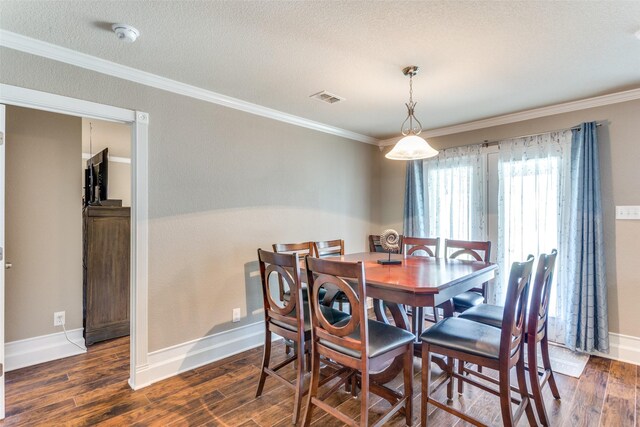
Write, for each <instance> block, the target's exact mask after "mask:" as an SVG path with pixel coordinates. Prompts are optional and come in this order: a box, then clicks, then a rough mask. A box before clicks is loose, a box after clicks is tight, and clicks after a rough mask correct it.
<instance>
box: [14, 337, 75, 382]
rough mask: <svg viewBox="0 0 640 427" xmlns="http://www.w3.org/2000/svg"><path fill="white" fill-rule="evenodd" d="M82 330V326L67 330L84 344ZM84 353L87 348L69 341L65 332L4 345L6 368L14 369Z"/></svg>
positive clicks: (72, 338) (73, 339)
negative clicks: (80, 347)
mask: <svg viewBox="0 0 640 427" xmlns="http://www.w3.org/2000/svg"><path fill="white" fill-rule="evenodd" d="M82 331H83V329H82V328H79V329H72V330H70V331H67V333H68V334H69V339H71V341H73V342H74V343H76V344H78V345H82V346H84V338H83V337H82ZM82 353H86V350H85V351H82V350H80V349H79V348H78V347H76V346H75V345H73V344H71V343H70V342H69V341H67V339H66V338H65V336H64V332H57V333H55V334H49V335H41V336H39V337H33V338H27V339H24V340H19V341H12V342H8V343H6V344H5V345H4V361H5V370H6V371H7V372H8V371H13V370H15V369H20V368H25V367H27V366H32V365H37V364H39V363H44V362H50V361H52V360H57V359H62V358H64V357H69V356H75V355H78V354H82Z"/></svg>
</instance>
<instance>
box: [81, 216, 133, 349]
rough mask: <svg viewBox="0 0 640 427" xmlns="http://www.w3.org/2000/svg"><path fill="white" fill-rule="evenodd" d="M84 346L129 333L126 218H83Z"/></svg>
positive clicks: (128, 231) (127, 223) (127, 222)
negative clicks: (85, 226) (86, 222)
mask: <svg viewBox="0 0 640 427" xmlns="http://www.w3.org/2000/svg"><path fill="white" fill-rule="evenodd" d="M86 220H87V221H88V224H87V235H86V236H85V238H86V239H87V241H86V245H87V246H86V248H87V249H86V250H87V253H86V263H87V265H86V269H87V270H86V274H87V275H86V291H85V292H86V295H85V298H86V300H85V301H86V311H85V316H86V319H85V322H86V323H85V325H86V326H85V338H86V342H87V345H90V344H93V343H94V342H96V341H102V340H106V339H110V338H116V337H120V336H125V335H128V334H129V260H130V257H129V248H130V244H129V234H130V221H129V218H128V217H122V216H114V217H103V216H99V217H89V218H87V219H86Z"/></svg>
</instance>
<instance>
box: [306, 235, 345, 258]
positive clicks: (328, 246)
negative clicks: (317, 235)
mask: <svg viewBox="0 0 640 427" xmlns="http://www.w3.org/2000/svg"><path fill="white" fill-rule="evenodd" d="M313 252H314V255H313V256H315V257H316V258H325V257H330V256H340V255H344V240H341V239H336V240H324V241H321V242H313Z"/></svg>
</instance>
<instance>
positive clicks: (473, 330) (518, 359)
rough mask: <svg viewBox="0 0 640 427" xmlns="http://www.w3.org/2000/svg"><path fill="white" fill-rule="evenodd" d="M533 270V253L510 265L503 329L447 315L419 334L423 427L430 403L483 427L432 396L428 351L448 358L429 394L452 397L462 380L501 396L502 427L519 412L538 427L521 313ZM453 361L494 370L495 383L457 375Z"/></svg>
mask: <svg viewBox="0 0 640 427" xmlns="http://www.w3.org/2000/svg"><path fill="white" fill-rule="evenodd" d="M532 266H533V256H532V255H530V256H529V258H528V259H527V261H525V262H520V263H518V262H516V263H513V265H512V267H511V274H510V276H509V286H508V289H507V299H506V304H505V306H504V310H503V316H502V325H501V328H496V327H493V326H490V325H485V324H483V323H479V322H474V321H472V320H468V319H461V318H459V317H448V318H446V319H444V320H442V321H440V322H438V323H437V324H435V325H433V326H432V327H431V328H429V329H427V330H426V331H425V332H424V333H423V334H422V335H421V336H420V338H421V340H422V405H421V426H423V427H426V426H427V424H428V414H427V405H428V404H429V403H431V404H432V405H434V406H436V407H437V408H440V409H442V410H444V411H446V412H449V413H451V414H453V415H455V416H457V417H459V418H461V419H462V420H464V421H467V422H470V423H472V424H475V425H478V426H480V425H484V424H483V423H481V422H480V421H479V420H477V419H475V418H473V417H471V416H469V415H467V414H465V413H463V412H461V411H460V410H458V409H455V408H454V407H451V406H448V405H446V404H444V403H442V402H440V401H438V400H436V399H434V398H433V397H431V384H430V371H431V353H437V354H440V355H443V356H446V357H447V360H448V362H447V366H446V368H447V369H446V370H445V376H444V377H443V379H442V380H440V382H439V383H438V384H436V387H435V388H434V390H433V392H435V391H436V390H437V389H438V388H439V387H441V386H442V385H444V384H447V397H448V398H449V399H452V398H453V382H454V379H457V380H458V381H464V382H467V383H469V384H472V385H474V386H476V387H478V388H480V389H482V390H484V391H487V392H490V393H492V394H494V395H497V396H499V397H500V409H501V413H502V422H503V425H505V426H508V427H511V426H514V425H516V424H517V423H518V421H519V419H520V417H521V416H522V414H523V413H526V415H527V418H528V420H529V423H530V424H531V425H534V426H535V425H536V417H535V415H534V412H533V408H532V405H531V401H530V400H529V393H528V392H527V382H526V377H525V369H524V337H525V334H526V331H525V314H526V313H525V312H526V305H527V298H528V296H529V282H530V279H531V269H532ZM455 359H457V360H458V364H462V365H463V366H464V364H465V363H467V362H468V363H473V364H477V365H478V366H484V367H487V368H490V369H494V370H496V371H498V379H497V380H496V379H494V378H492V377H489V376H487V375H484V374H481V373H480V372H475V371H472V370H469V371H468V375H467V376H464V375H460V374H459V373H458V372H456V371H455V369H454V366H453V361H454V360H455ZM513 367H515V368H516V374H517V381H518V390H519V395H520V399H516V398H512V396H511V384H510V373H511V369H512V368H513ZM471 376H477V377H479V378H482V379H483V380H485V381H489V382H491V383H494V384H497V385H498V390H495V389H494V388H492V387H490V386H488V385H486V384H483V383H479V382H477V381H476V380H474V379H471V378H470V377H471ZM512 401H514V402H515V403H516V404H517V405H518V406H517V408H516V410H515V413H514V412H512V410H511V402H512Z"/></svg>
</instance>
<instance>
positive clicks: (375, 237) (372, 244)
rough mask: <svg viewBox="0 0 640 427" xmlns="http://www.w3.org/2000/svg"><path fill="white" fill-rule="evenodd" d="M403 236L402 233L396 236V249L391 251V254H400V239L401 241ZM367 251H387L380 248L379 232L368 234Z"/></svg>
mask: <svg viewBox="0 0 640 427" xmlns="http://www.w3.org/2000/svg"><path fill="white" fill-rule="evenodd" d="M403 239H404V237H403V236H402V234H400V235H399V236H398V250H397V251H391V253H392V254H401V253H402V247H403V246H402V241H403ZM369 252H384V253H387V251H385V250H384V249H383V248H382V245H381V244H380V235H379V234H369Z"/></svg>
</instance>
